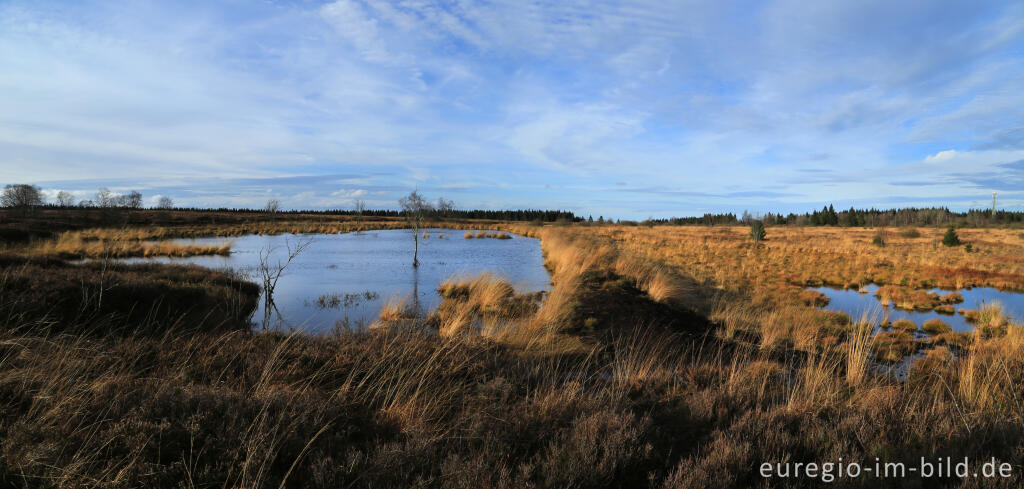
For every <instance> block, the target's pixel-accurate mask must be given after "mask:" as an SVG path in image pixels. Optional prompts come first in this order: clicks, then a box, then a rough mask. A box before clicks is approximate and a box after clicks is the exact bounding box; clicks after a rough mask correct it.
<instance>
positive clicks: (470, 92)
mask: <svg viewBox="0 0 1024 489" xmlns="http://www.w3.org/2000/svg"><path fill="white" fill-rule="evenodd" d="M0 182H4V183H11V182H17V183H20V182H28V183H34V184H37V185H40V186H41V187H42V188H44V189H45V191H46V192H47V193H48V194H50V195H53V194H55V193H56V192H57V191H58V190H68V191H71V192H73V193H75V194H76V196H78V197H79V198H88V197H89V196H91V195H92V194H94V193H95V191H96V189H97V188H98V187H100V186H106V187H109V188H111V189H112V190H114V191H117V192H125V191H128V190H139V191H141V192H143V194H144V195H145V196H146V197H147V198H148V199H150V202H152V201H155V199H156V198H157V197H158V196H162V195H167V196H170V197H172V198H173V199H174V200H175V201H176V202H177V203H178V204H180V205H193V206H257V207H258V206H262V205H263V203H264V202H266V200H267V199H268V198H277V199H279V200H280V201H281V202H282V203H283V205H284V206H285V207H297V208H324V207H330V208H339V207H340V208H347V207H351V206H352V204H353V199H356V198H359V199H363V200H366V201H367V202H368V204H369V205H370V206H372V207H395V206H396V201H397V199H398V197H399V196H400V195H402V194H404V193H408V192H409V191H410V190H412V189H413V188H418V189H419V190H420V191H421V192H422V193H424V194H426V195H427V196H428V197H431V198H436V197H441V196H443V197H446V198H449V199H452V200H454V201H455V202H456V204H457V205H458V206H459V207H463V208H504V207H509V208H522V207H544V208H563V209H571V210H573V211H575V212H577V213H582V214H584V215H586V214H593V215H594V216H595V217H596V216H597V215H605V216H615V217H621V218H646V217H665V216H672V215H677V216H680V215H699V214H702V213H704V212H719V211H736V212H740V211H742V210H744V209H749V210H751V211H752V212H757V211H769V210H782V211H805V210H810V209H814V208H820V207H821V205H823V204H824V203H834V204H835V205H836V207H843V208H845V207H849V206H850V205H855V206H858V207H870V206H878V207H888V206H911V205H917V206H925V205H944V206H949V207H951V208H955V209H963V208H968V207H982V206H987V205H990V203H991V193H992V192H993V191H998V192H999V194H1000V202H1001V207H1005V208H1009V209H1015V210H1021V209H1024V4H1021V3H1020V2H985V1H979V0H973V1H966V2H956V1H942V2H936V1H931V0H928V1H919V2H914V1H911V2H900V1H892V0H888V1H872V0H858V1H829V2H806V1H788V0H787V1H769V2H750V3H727V2H718V1H706V2H705V1H677V2H662V1H650V2H623V3H610V2H575V1H569V0H566V1H552V2H529V1H502V2H473V1H462V0H453V1H445V2H434V1H430V0H408V1H397V2H388V1H381V0H339V1H336V2H313V1H295V2H279V1H263V2H249V1H245V2H242V1H238V2H194V3H186V2H174V3H170V2H158V1H153V2H146V1H139V2H121V1H118V2H91V1H76V2H48V1H43V0H32V1H24V2H22V1H17V0H14V1H11V0H0Z"/></svg>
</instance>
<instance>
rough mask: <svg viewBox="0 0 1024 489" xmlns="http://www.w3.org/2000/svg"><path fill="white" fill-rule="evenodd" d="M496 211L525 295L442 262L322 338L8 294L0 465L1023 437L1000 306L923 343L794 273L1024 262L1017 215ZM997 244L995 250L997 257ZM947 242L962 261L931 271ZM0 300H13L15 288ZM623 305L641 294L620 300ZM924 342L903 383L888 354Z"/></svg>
mask: <svg viewBox="0 0 1024 489" xmlns="http://www.w3.org/2000/svg"><path fill="white" fill-rule="evenodd" d="M506 229H507V231H509V232H516V233H519V234H522V235H526V236H532V237H538V238H540V239H541V240H542V247H543V251H544V254H545V258H546V266H547V267H548V268H549V270H550V271H551V275H552V280H553V288H552V290H551V291H550V292H549V293H548V294H547V295H546V297H545V299H544V301H543V303H541V304H539V305H538V304H537V300H536V299H537V297H526V296H521V295H518V294H515V292H514V290H512V288H511V287H510V286H509V285H508V284H507V283H504V282H503V281H502V280H501V279H500V278H499V277H494V276H488V275H484V276H473V277H456V278H452V279H451V280H449V281H448V282H446V283H445V284H444V285H443V286H442V287H441V291H440V292H441V293H442V294H443V295H444V297H445V300H444V302H443V303H442V305H441V306H440V307H439V308H438V309H437V310H436V311H433V312H430V313H415V312H413V311H411V309H410V307H409V305H410V304H409V301H407V300H406V301H402V300H398V299H395V300H393V301H392V302H391V303H389V305H388V306H387V307H386V308H385V309H384V311H383V312H382V313H381V318H380V321H379V324H381V325H391V326H393V325H395V324H401V325H406V326H409V327H382V328H375V329H374V330H371V331H369V332H366V333H341V334H337V335H332V336H324V337H314V336H303V335H290V336H286V335H282V334H279V333H272V332H271V333H259V334H251V333H247V332H246V333H242V332H235V333H211V332H203V333H200V334H193V335H181V334H170V333H169V334H166V335H163V336H160V335H156V336H154V335H147V336H140V335H135V336H132V335H127V336H112V335H106V336H103V335H100V336H87V335H77V334H71V335H52V334H49V333H46V334H42V333H39V331H40V329H38V328H36V329H26V328H24V327H20V326H19V325H24V324H27V323H32V322H37V321H40V320H42V319H40V318H39V317H38V316H39V313H38V311H35V310H29V309H24V308H22V309H18V308H12V307H7V308H6V309H4V310H3V311H0V312H4V313H3V314H0V320H3V321H5V328H3V329H2V330H0V403H3V404H2V405H3V412H4V413H5V414H4V418H3V421H2V422H0V450H2V452H0V454H2V456H0V480H2V481H3V482H4V484H7V485H18V486H23V485H36V486H50V487H57V486H62V487H75V486H101V485H102V486H107V487H138V486H173V485H181V486H197V487H213V486H217V487H282V486H283V487H350V486H359V487H500V488H511V487H586V488H590V487H593V488H597V487H762V486H765V484H766V482H765V481H764V480H763V479H762V478H761V477H760V476H759V475H758V472H757V468H758V466H759V464H760V463H761V462H764V461H770V462H775V461H786V460H835V459H837V458H838V457H840V456H841V457H843V458H844V460H850V461H853V460H856V461H871V460H873V459H874V457H876V456H884V457H885V458H886V459H887V460H891V461H904V462H907V463H915V462H916V461H917V460H918V459H919V457H921V456H927V457H937V456H945V455H949V456H953V457H963V456H969V457H971V458H975V459H978V460H982V459H985V460H987V459H988V457H996V458H997V459H999V460H1016V458H1015V457H1018V456H1019V453H1021V452H1022V451H1024V442H1022V441H1021V440H1024V428H1022V426H1024V416H1022V410H1021V405H1020V402H1019V398H1020V396H1021V392H1020V388H1019V386H1020V385H1022V383H1024V328H1021V327H1020V326H1017V325H1013V324H1010V323H1009V322H1007V321H1006V319H1005V314H1003V313H1002V311H1001V309H999V308H998V306H995V305H986V307H985V308H983V309H981V310H979V311H978V312H977V313H976V315H977V321H978V324H979V325H980V326H982V327H979V329H978V330H977V331H976V332H975V333H972V334H963V333H955V332H945V333H940V334H937V335H935V336H933V337H932V338H930V339H927V340H915V339H914V338H913V337H912V336H911V335H910V334H909V333H908V331H907V330H905V329H898V328H897V329H894V330H891V331H888V332H884V333H880V334H876V335H872V329H873V327H874V325H875V324H877V323H878V322H879V320H878V319H877V318H867V317H864V318H860V320H858V321H856V322H854V321H851V320H850V318H849V317H845V316H844V315H839V314H835V313H830V312H827V311H822V310H820V309H817V308H816V307H815V304H816V303H818V302H819V300H818V299H817V298H816V297H811V296H809V295H803V296H802V295H801V292H800V291H801V290H802V287H803V286H804V285H805V284H807V283H808V282H810V283H815V284H822V283H828V284H834V283H838V284H842V285H843V286H849V285H857V286H859V285H861V284H864V283H868V282H869V281H875V279H878V278H880V279H881V280H883V281H885V280H892V282H891V283H901V282H906V284H907V286H918V285H921V284H924V283H927V285H928V286H934V285H940V284H939V282H941V281H942V280H945V279H946V278H948V279H949V280H950V281H954V282H955V281H957V280H963V281H971V280H979V281H982V282H985V283H987V284H988V285H995V283H996V282H999V281H1006V284H1011V285H1012V284H1016V282H1014V280H1016V279H1015V278H1014V274H1019V268H1018V267H1019V261H1014V260H1019V258H1014V257H1011V253H1010V252H1011V251H1012V250H1016V251H1019V247H1020V246H1022V243H1021V242H1020V240H1019V239H1017V238H1016V237H1015V236H1014V239H1016V241H1015V244H1014V245H1013V247H1016V248H1013V247H1011V246H1010V244H1009V243H1008V242H1003V241H1002V232H1001V230H991V231H992V232H993V234H992V236H988V237H987V238H986V236H984V235H983V234H982V233H975V232H974V231H973V230H963V231H961V236H962V237H965V239H968V238H967V237H970V238H969V239H971V240H972V241H975V242H977V241H988V242H989V243H988V244H986V245H985V246H979V248H981V249H982V252H980V253H977V254H974V253H972V254H970V255H964V256H965V257H966V258H964V257H960V256H955V255H953V254H952V253H955V252H957V251H958V250H949V249H944V247H938V248H937V249H935V250H932V248H931V246H930V244H929V243H930V242H931V241H934V240H935V239H936V237H935V236H931V233H932V232H933V231H934V230H929V229H922V230H920V231H919V233H920V235H921V236H920V237H903V236H900V237H894V236H896V234H895V233H891V234H887V236H888V237H887V240H886V241H887V246H886V247H885V248H878V247H874V246H871V245H870V236H871V235H872V233H871V232H870V231H867V230H864V231H863V232H862V231H861V230H842V232H837V231H839V230H828V229H822V230H819V229H776V228H769V229H768V233H769V241H768V242H766V243H765V244H763V245H762V246H758V247H754V246H750V244H749V242H748V241H746V239H745V232H744V231H745V230H741V229H728V228H725V229H720V228H714V229H707V228H681V229H678V228H653V229H647V228H638V227H624V226H611V225H609V226H591V227H585V228H580V227H573V226H557V227H556V226H550V227H540V226H522V225H510V226H507V228H506ZM475 233H476V231H474V234H473V236H476V234H475ZM844 233H849V234H844ZM485 235H486V233H485ZM474 239H475V238H474ZM861 248H863V250H862V249H861ZM933 251H934V254H933ZM961 251H962V250H961ZM888 253H892V255H888ZM986 253H991V254H992V255H986ZM1000 256H1001V257H1009V259H1008V261H1007V262H1006V263H1007V265H1006V266H1005V267H1003V268H1001V269H998V267H996V266H995V265H994V264H995V263H996V261H998V260H1000V259H1002V258H999V257H1000ZM931 260H936V261H935V263H934V264H933V263H932V262H931ZM943 260H945V261H944V262H943ZM879 263H886V264H885V265H879ZM938 263H943V267H945V268H949V267H956V268H957V269H963V270H964V271H959V272H956V271H954V272H952V273H950V274H947V275H948V277H947V276H946V275H943V273H945V272H942V271H941V270H938V269H934V268H932V267H933V265H935V264H938ZM14 266H15V265H12V266H9V267H8V272H7V274H8V276H11V277H14V276H15V275H14V272H13V271H12V270H13V268H12V267H14ZM16 266H20V267H24V266H25V265H23V264H19V265H16ZM34 266H36V265H34ZM37 266H38V267H41V269H49V268H50V267H52V266H55V265H53V264H39V265H37ZM935 266H937V265H935ZM989 266H992V268H993V269H992V270H987V269H986V267H989ZM997 269H998V270H997ZM33 270H35V269H33ZM149 273H156V272H155V270H150V271H149ZM35 274H37V275H38V272H36V273H35ZM904 275H905V277H904ZM18 277H23V275H19V276H18ZM904 278H905V279H906V280H904ZM19 280H20V279H19ZM204 280H209V279H204ZM989 280H991V281H992V282H987V281H989ZM5 283H6V284H9V285H7V287H8V288H7V289H4V290H5V291H10V290H22V291H23V292H19V293H24V294H27V293H28V292H24V291H25V290H35V289H33V288H32V287H31V286H30V285H29V284H27V283H23V282H18V281H14V280H9V281H8V282H5ZM887 283H890V282H887ZM972 283H975V282H972ZM609 284H611V285H613V286H612V287H606V286H607V285H609ZM617 284H621V286H620V285H617ZM1016 286H1017V285H1013V287H1016ZM18 287H22V289H19V288H18ZM1013 287H1009V286H1008V287H1007V288H1013ZM595 290H600V291H602V294H601V295H594V291H595ZM32 293H35V292H32ZM3 297H4V303H5V304H6V305H10V303H11V302H12V301H11V299H10V298H11V297H14V295H12V294H11V293H5V294H4V296H3ZM595 297H596V298H599V299H600V300H607V301H608V302H606V303H605V302H602V303H596V304H595V303H593V301H594V300H597V299H595ZM930 299H931V298H930V297H929V300H930ZM941 300H943V301H952V300H953V298H950V299H947V298H945V297H943V298H941ZM652 303H653V304H656V305H657V307H660V308H664V310H665V311H669V312H670V313H669V314H668V316H671V317H683V318H687V317H694V316H687V314H691V313H692V312H693V311H696V312H698V313H700V314H702V315H705V316H707V317H709V318H710V319H712V320H713V322H714V325H713V327H712V328H711V329H709V330H707V331H703V332H695V331H693V330H688V329H682V330H675V329H672V327H667V326H665V325H662V324H653V323H651V322H649V321H644V319H645V318H644V317H636V316H634V315H632V314H633V311H637V310H639V311H650V310H654V309H651V307H653V306H650V304H652ZM636 304H647V306H645V307H647V308H646V309H644V308H629V307H626V306H633V305H636ZM602 308H603V309H604V310H608V311H612V312H616V311H622V312H621V314H618V315H615V314H613V315H612V316H611V317H609V318H608V320H607V325H606V328H607V329H605V330H602V331H598V332H594V333H588V332H580V331H579V330H576V329H573V325H572V324H571V323H572V322H573V321H575V320H577V319H579V318H578V314H577V313H578V311H580V310H597V309H602ZM165 314H166V312H165ZM167 321H170V322H173V321H174V318H172V317H168V318H165V320H164V321H158V323H159V324H164V323H165V322H167ZM677 326H686V325H685V324H683V325H677ZM914 329H915V330H916V325H914ZM936 345H943V346H936ZM925 347H931V348H932V349H931V350H928V351H927V352H926V353H925V355H923V358H922V359H919V360H916V361H915V362H914V363H913V364H912V365H911V368H910V374H909V377H908V380H907V381H906V382H900V381H897V380H896V379H894V378H893V377H892V376H891V375H889V374H888V373H887V371H886V370H885V369H880V368H879V362H892V363H896V362H899V361H900V360H903V359H904V358H905V357H906V356H907V354H909V353H912V352H915V351H918V350H919V349H921V348H925ZM26 481H29V482H26ZM902 482H903V481H898V482H894V483H893V484H897V483H902ZM956 482H957V481H951V483H952V484H955V483H956ZM878 483H879V481H878V480H876V479H870V480H868V479H863V480H862V481H855V482H851V484H852V485H854V486H857V485H858V484H862V485H863V486H864V487H873V486H875V485H876V484H878ZM1007 483H1008V484H1010V485H1015V484H1019V483H1020V475H1019V474H1017V475H1015V478H1014V479H1011V480H1010V481H1007ZM802 484H803V483H802V482H799V483H798V485H802ZM882 484H886V482H882ZM776 485H778V484H776ZM782 485H784V484H782Z"/></svg>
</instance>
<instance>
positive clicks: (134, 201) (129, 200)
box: [124, 190, 142, 209]
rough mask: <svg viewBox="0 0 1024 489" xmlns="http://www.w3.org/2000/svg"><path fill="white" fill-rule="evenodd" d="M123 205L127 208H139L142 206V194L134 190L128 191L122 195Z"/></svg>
mask: <svg viewBox="0 0 1024 489" xmlns="http://www.w3.org/2000/svg"><path fill="white" fill-rule="evenodd" d="M124 206H125V207H127V208H129V209H141V208H142V194H141V193H139V192H138V191H136V190H132V191H131V192H128V195H125V196H124Z"/></svg>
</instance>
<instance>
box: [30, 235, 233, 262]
mask: <svg viewBox="0 0 1024 489" xmlns="http://www.w3.org/2000/svg"><path fill="white" fill-rule="evenodd" d="M131 234H132V233H125V234H108V235H103V236H100V237H92V236H87V235H86V233H81V232H67V233H63V234H61V235H60V236H59V237H58V238H57V239H55V240H52V241H42V242H39V243H37V244H36V245H34V246H32V247H30V248H27V249H25V250H24V251H23V253H24V254H25V255H28V256H35V257H59V258H64V259H77V258H89V259H107V258H133V257H153V256H172V257H179V258H180V257H186V256H196V255H228V254H231V243H230V242H228V243H222V244H217V245H207V246H191V245H183V244H179V243H174V242H168V241H158V242H142V241H137V240H135V239H132V236H131Z"/></svg>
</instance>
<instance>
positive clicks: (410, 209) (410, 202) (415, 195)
mask: <svg viewBox="0 0 1024 489" xmlns="http://www.w3.org/2000/svg"><path fill="white" fill-rule="evenodd" d="M398 204H399V205H400V206H402V213H403V214H404V215H405V219H406V221H408V222H409V225H410V226H412V239H413V242H414V243H415V245H414V246H415V248H413V252H412V266H414V267H418V266H420V260H419V253H420V224H422V223H423V218H424V217H426V215H427V213H428V212H430V211H431V210H432V207H431V205H430V203H429V202H427V201H426V199H424V198H423V196H422V195H420V193H419V192H418V191H416V190H413V191H412V193H411V194H409V195H406V196H405V197H402V198H401V199H398Z"/></svg>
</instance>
